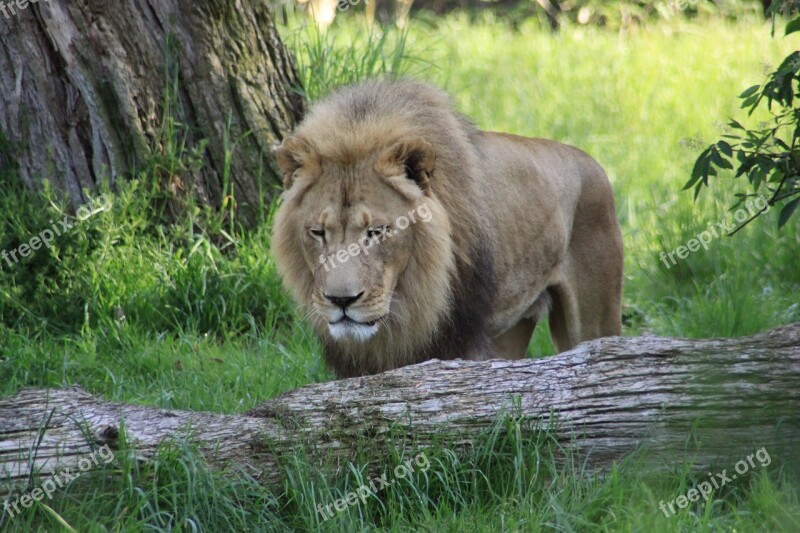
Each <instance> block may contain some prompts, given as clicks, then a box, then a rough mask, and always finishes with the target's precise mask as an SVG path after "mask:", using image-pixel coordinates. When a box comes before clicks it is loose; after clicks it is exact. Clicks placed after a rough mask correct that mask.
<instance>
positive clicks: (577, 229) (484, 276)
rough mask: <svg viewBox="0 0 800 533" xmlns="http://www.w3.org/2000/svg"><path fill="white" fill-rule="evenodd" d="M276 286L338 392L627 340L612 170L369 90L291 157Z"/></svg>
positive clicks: (428, 95) (283, 155) (416, 88)
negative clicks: (450, 363)
mask: <svg viewBox="0 0 800 533" xmlns="http://www.w3.org/2000/svg"><path fill="white" fill-rule="evenodd" d="M278 164H279V166H280V168H281V171H282V173H283V179H284V187H285V191H284V193H283V196H282V204H281V206H280V208H279V209H278V212H277V214H276V217H275V226H274V230H273V248H274V254H275V259H276V262H277V266H278V269H279V272H280V274H281V276H282V278H283V280H284V283H285V284H286V285H287V286H288V288H289V289H290V290H291V292H292V294H293V296H294V298H295V299H296V300H297V301H298V302H299V303H300V304H301V305H302V306H304V307H305V308H306V310H307V311H308V312H309V313H308V314H309V316H310V319H311V321H312V323H313V325H314V328H315V329H316V330H317V332H318V334H319V335H320V336H321V337H322V339H323V341H324V344H325V359H326V361H327V362H328V364H329V365H330V366H331V367H332V368H333V370H334V371H335V372H336V374H337V375H339V376H340V377H350V376H359V375H364V374H373V373H377V372H382V371H385V370H389V369H392V368H397V367H400V366H404V365H408V364H413V363H419V362H421V361H424V360H427V359H431V358H439V359H454V358H459V357H461V358H466V359H472V360H482V359H489V358H493V357H505V358H509V359H518V358H521V357H524V356H525V352H526V349H527V346H528V343H529V341H530V338H531V335H532V333H533V329H534V327H535V326H536V321H537V320H538V319H539V317H540V316H541V315H542V314H543V313H547V312H548V311H549V321H550V331H551V335H552V338H553V342H554V343H555V346H556V348H557V349H558V350H559V351H563V350H567V349H569V348H571V347H573V346H575V345H576V344H577V343H579V342H581V341H584V340H588V339H593V338H596V337H602V336H607V335H618V334H619V332H620V297H621V289H622V236H621V234H620V230H619V224H618V223H617V219H616V214H615V210H614V197H613V194H612V191H611V186H610V184H609V182H608V179H607V178H606V175H605V173H604V172H603V169H602V168H601V167H600V166H599V165H598V164H597V163H596V162H595V161H594V160H593V159H592V158H591V157H589V156H588V155H587V154H585V153H584V152H582V151H580V150H578V149H576V148H573V147H571V146H566V145H563V144H559V143H557V142H554V141H547V140H542V139H529V138H525V137H519V136H516V135H510V134H506V133H490V132H483V131H479V130H478V129H476V128H475V127H474V126H473V125H472V124H471V123H470V122H469V121H468V120H467V119H465V118H464V117H462V116H461V115H459V114H458V113H456V112H455V111H454V110H453V108H452V106H451V104H450V101H449V99H448V98H447V96H446V95H445V94H444V93H443V92H442V91H440V90H438V89H436V88H434V87H431V86H429V85H426V84H423V83H419V82H416V81H408V80H406V81H369V82H366V83H362V84H360V85H356V86H352V87H346V88H343V89H340V90H338V91H337V92H335V93H334V94H332V95H331V96H329V97H328V98H326V99H324V100H323V101H321V102H319V103H318V104H316V105H315V106H314V108H313V109H312V110H311V112H310V113H309V115H308V116H307V117H306V118H305V120H304V121H303V122H302V124H300V126H299V127H298V128H297V130H296V131H295V132H294V134H293V135H292V136H291V137H288V138H286V139H285V140H284V141H283V143H282V144H281V146H280V148H279V149H278Z"/></svg>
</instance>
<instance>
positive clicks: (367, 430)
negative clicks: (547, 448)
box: [0, 324, 800, 483]
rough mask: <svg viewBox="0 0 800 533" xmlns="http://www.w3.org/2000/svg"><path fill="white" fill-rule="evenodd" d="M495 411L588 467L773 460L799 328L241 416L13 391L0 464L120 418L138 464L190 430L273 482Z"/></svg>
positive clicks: (288, 403) (421, 372) (23, 470)
mask: <svg viewBox="0 0 800 533" xmlns="http://www.w3.org/2000/svg"><path fill="white" fill-rule="evenodd" d="M515 398H516V400H515ZM503 412H505V413H508V414H510V415H512V416H515V417H517V418H518V419H520V418H522V419H525V421H526V422H525V423H522V424H521V426H520V427H521V431H523V432H530V431H537V429H536V427H537V426H536V424H535V423H533V422H537V421H539V422H542V423H543V424H544V425H545V426H547V425H548V424H549V423H551V422H553V421H554V420H557V424H555V425H551V426H550V428H551V430H552V431H554V432H555V434H556V436H557V438H559V440H561V441H563V443H564V445H565V446H566V447H567V448H569V449H571V450H572V452H573V453H575V454H577V457H578V458H579V460H580V461H586V464H588V465H592V466H593V467H596V468H605V467H607V466H608V465H610V464H611V463H612V462H614V461H616V460H618V459H620V458H621V457H623V456H624V455H626V454H628V453H630V452H632V451H633V450H635V449H637V448H640V447H644V449H645V450H647V451H648V453H647V454H645V455H643V456H642V457H643V460H646V463H645V464H649V465H650V466H651V467H652V468H654V469H658V468H670V467H673V466H674V465H675V464H680V463H682V462H683V461H689V462H692V463H693V464H694V465H695V466H697V467H698V468H701V467H707V466H709V465H710V464H712V463H718V462H720V461H730V460H733V461H734V462H735V461H736V460H739V459H741V458H743V457H744V456H745V455H747V454H752V453H754V452H755V451H756V450H757V449H760V448H761V447H765V448H766V450H767V452H768V453H769V454H770V456H771V457H772V458H773V459H776V460H780V458H782V457H783V458H786V457H787V456H788V454H790V453H795V454H796V453H797V442H798V441H800V324H794V325H792V326H786V327H783V328H780V329H777V330H775V331H772V332H770V333H766V334H761V335H756V336H753V337H748V338H741V339H725V340H721V339H720V340H714V339H712V340H701V341H692V340H681V339H668V338H655V337H652V338H648V337H641V338H607V339H600V340H596V341H592V342H588V343H584V344H581V345H580V346H578V347H577V348H575V349H574V350H571V351H569V352H566V353H562V354H560V355H557V356H554V357H548V358H546V359H538V360H530V359H527V360H522V361H504V360H495V361H488V362H467V361H460V360H458V361H446V362H442V361H430V362H426V363H422V364H419V365H414V366H409V367H405V368H402V369H399V370H395V371H391V372H386V373H384V374H379V375H375V376H369V377H364V378H355V379H347V380H341V381H332V382H328V383H320V384H316V385H311V386H308V387H303V388H301V389H297V390H295V391H293V392H290V393H287V394H283V395H281V396H279V397H277V398H275V399H273V400H270V401H268V402H266V403H264V404H263V405H261V406H260V407H258V408H256V409H254V410H253V411H251V412H250V413H248V414H246V415H240V416H236V415H220V414H211V413H194V412H187V411H165V410H162V409H157V408H153V407H142V406H135V405H123V404H118V403H111V402H106V401H103V400H100V399H96V398H94V397H92V396H91V395H90V394H88V393H86V392H84V391H82V390H80V389H77V388H72V389H62V390H37V389H25V390H22V391H20V392H19V393H17V394H16V395H15V396H12V397H10V398H8V399H6V400H3V401H0V472H2V471H3V470H5V471H6V472H7V475H10V476H13V477H16V478H19V479H25V478H27V476H28V473H29V472H30V466H31V462H35V465H36V467H37V468H38V469H39V471H40V473H42V474H47V473H50V472H53V470H54V469H55V468H56V466H57V465H69V466H71V467H73V468H74V467H75V465H76V464H77V461H78V459H79V458H80V457H82V456H83V455H84V454H86V453H88V452H89V451H90V449H91V448H90V446H89V445H88V444H87V438H86V436H87V435H88V436H89V440H90V441H92V442H91V444H92V445H95V446H96V445H101V446H102V445H104V444H108V445H109V446H110V447H112V448H113V447H114V446H115V445H116V444H117V440H118V438H119V431H120V420H122V419H124V420H125V430H126V432H127V433H126V438H127V439H128V442H132V443H134V444H135V446H136V451H137V455H139V456H141V457H143V458H147V457H150V456H151V455H152V454H153V452H154V450H155V449H156V447H157V445H158V444H159V443H162V442H164V441H165V440H167V439H170V438H176V437H185V436H187V435H189V438H191V439H193V440H194V441H195V442H197V443H198V444H199V446H200V448H201V450H203V451H204V453H205V456H206V459H207V460H208V461H209V463H210V464H211V465H212V466H215V467H222V466H225V465H231V464H233V465H238V467H240V468H243V469H247V470H248V471H249V472H250V473H251V474H254V475H256V476H260V477H261V479H263V480H264V481H265V482H266V483H276V482H279V481H280V479H279V469H278V468H276V466H277V462H278V461H279V460H280V459H281V457H284V456H289V455H291V454H292V453H294V452H295V450H297V449H298V447H299V446H301V445H310V446H309V449H311V450H315V453H317V454H319V457H320V459H322V457H323V456H327V459H330V456H332V457H333V458H334V459H337V460H339V461H338V462H341V461H343V460H351V459H353V458H354V457H355V452H356V448H357V447H358V446H359V443H362V444H363V443H369V444H368V446H369V448H368V449H361V450H359V451H360V456H361V457H372V458H380V457H382V456H385V453H386V447H385V445H386V444H387V442H386V441H387V439H388V438H389V436H390V435H395V436H396V435H397V434H398V433H397V432H399V434H401V435H403V436H407V437H408V438H410V439H413V441H414V442H416V443H417V444H418V445H421V446H423V447H424V446H426V445H428V444H430V443H431V442H433V440H434V437H435V436H437V437H439V438H443V439H444V440H443V441H440V442H445V443H449V444H451V445H455V446H463V445H464V444H465V443H468V442H469V441H470V440H471V439H474V438H475V437H477V436H478V435H479V434H481V433H482V432H484V431H486V430H487V428H490V427H491V426H492V425H493V424H494V423H495V422H496V420H497V418H498V415H500V414H501V413H503ZM395 444H396V442H395ZM323 463H324V464H330V463H328V461H327V460H326V461H322V460H320V464H323ZM725 464H728V465H731V464H733V463H725Z"/></svg>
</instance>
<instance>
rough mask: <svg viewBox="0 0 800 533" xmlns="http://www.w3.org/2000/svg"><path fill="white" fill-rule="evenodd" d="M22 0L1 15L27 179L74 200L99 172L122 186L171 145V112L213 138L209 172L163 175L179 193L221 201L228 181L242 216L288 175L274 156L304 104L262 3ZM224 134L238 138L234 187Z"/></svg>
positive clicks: (1, 96)
mask: <svg viewBox="0 0 800 533" xmlns="http://www.w3.org/2000/svg"><path fill="white" fill-rule="evenodd" d="M9 6H13V7H9ZM15 6H16V4H14V3H13V2H12V3H11V4H8V5H7V7H6V10H7V11H9V10H11V11H9V16H3V15H2V14H0V135H5V137H7V139H8V140H10V142H11V144H12V147H13V152H14V154H15V159H16V160H17V164H18V165H19V171H20V175H21V177H22V179H23V181H24V182H25V184H26V185H27V186H28V187H30V188H32V189H35V188H38V187H40V186H41V181H42V180H50V181H51V183H53V185H54V186H55V187H56V188H57V189H59V190H61V191H66V192H68V193H69V195H70V197H71V199H72V201H73V205H74V206H77V205H78V204H80V203H82V202H83V201H84V200H85V198H83V191H82V190H83V189H91V188H92V187H93V186H94V185H95V184H97V182H98V181H99V180H100V179H101V178H103V177H104V176H109V177H110V179H111V180H112V184H113V182H114V181H115V180H117V179H120V178H122V177H125V176H127V175H128V174H129V173H130V172H131V171H132V170H133V169H135V168H141V167H140V165H141V164H142V162H143V161H146V160H148V158H151V157H152V156H153V152H154V151H155V152H156V155H159V152H163V151H166V150H167V149H166V147H165V146H163V145H162V142H161V141H162V140H163V137H162V135H161V134H160V132H159V128H160V127H161V125H162V118H163V117H164V116H167V115H171V116H173V117H177V119H178V120H179V122H180V123H182V124H183V125H184V126H186V129H187V131H188V137H187V141H188V146H189V147H190V148H192V147H195V148H197V147H202V146H203V145H202V144H201V141H203V140H205V141H207V145H205V149H204V150H203V151H201V157H202V159H203V163H204V164H203V165H202V166H203V168H202V172H195V173H194V175H165V176H162V178H163V179H164V180H165V182H168V183H165V185H166V186H168V187H170V188H172V189H173V190H174V191H176V192H177V191H185V192H188V191H191V192H192V193H193V194H195V195H196V196H197V198H198V199H200V200H201V201H202V202H205V203H207V204H210V205H214V206H219V205H220V203H221V200H222V199H223V197H224V196H225V195H228V194H230V192H231V188H232V190H233V192H234V194H235V197H236V199H237V201H238V202H239V208H240V215H241V216H243V217H244V218H245V219H247V218H249V215H250V213H251V210H252V209H253V208H255V207H257V206H258V205H259V200H262V197H261V195H262V194H263V193H264V192H265V191H268V190H269V185H270V184H275V183H279V180H278V173H277V169H276V168H273V167H272V166H271V163H268V161H270V160H271V159H272V158H271V157H270V156H271V151H272V148H273V146H274V145H275V144H276V143H277V142H279V141H280V139H282V137H283V135H284V134H285V133H286V132H288V131H289V130H291V129H292V127H293V126H294V124H295V121H296V120H297V119H298V118H299V117H300V115H301V114H302V106H303V103H302V99H301V98H300V97H299V96H298V95H297V94H296V93H295V92H293V90H292V89H293V87H296V86H298V79H297V74H296V72H295V69H294V66H293V65H292V62H291V59H290V57H289V54H288V53H287V51H286V49H285V48H284V46H283V44H282V43H281V41H280V39H279V38H278V34H277V31H276V28H275V25H274V23H273V19H272V15H271V14H270V12H269V9H268V7H267V4H266V2H264V1H263V0H237V1H236V2H229V1H219V0H193V1H191V2H187V1H184V0H115V1H113V2H108V1H104V0H47V1H45V0H41V1H39V2H38V3H36V4H30V5H29V7H27V8H26V9H24V10H21V11H20V10H19V9H18V8H16V7H15ZM12 11H13V13H14V14H11V13H12ZM173 82H176V83H173ZM166 108H170V109H166ZM228 125H229V126H228ZM226 130H227V131H226ZM226 139H229V140H230V144H232V145H233V153H232V157H231V158H230V161H229V164H230V174H229V175H230V183H229V187H227V188H225V187H224V184H225V178H224V175H225V168H226V164H228V162H227V161H226V158H225V143H226V142H227V141H226ZM186 181H190V182H189V183H186ZM231 186H232V187H231ZM223 188H225V189H226V190H223Z"/></svg>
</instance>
